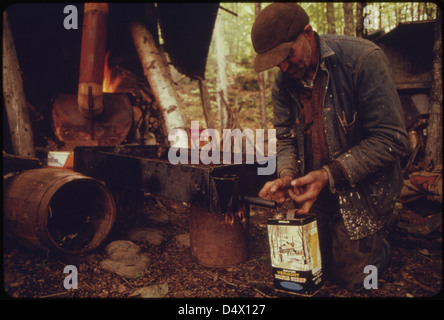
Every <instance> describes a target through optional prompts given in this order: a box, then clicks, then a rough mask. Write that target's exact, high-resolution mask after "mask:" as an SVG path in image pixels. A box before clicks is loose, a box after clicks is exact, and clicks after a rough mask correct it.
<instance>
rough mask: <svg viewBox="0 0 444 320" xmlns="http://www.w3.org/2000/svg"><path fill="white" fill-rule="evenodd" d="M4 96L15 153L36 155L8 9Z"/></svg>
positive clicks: (4, 56)
mask: <svg viewBox="0 0 444 320" xmlns="http://www.w3.org/2000/svg"><path fill="white" fill-rule="evenodd" d="M3 97H4V101H5V107H6V113H7V115H8V123H9V129H10V132H11V142H12V147H13V149H14V154H15V155H18V156H23V157H31V158H32V157H35V146H34V134H33V132H32V128H31V121H30V117H29V111H28V108H27V106H26V98H25V92H24V90H23V80H22V77H21V71H20V66H19V63H18V59H17V54H16V51H15V45H14V39H13V38H12V32H11V29H10V26H9V21H8V15H7V13H6V11H3Z"/></svg>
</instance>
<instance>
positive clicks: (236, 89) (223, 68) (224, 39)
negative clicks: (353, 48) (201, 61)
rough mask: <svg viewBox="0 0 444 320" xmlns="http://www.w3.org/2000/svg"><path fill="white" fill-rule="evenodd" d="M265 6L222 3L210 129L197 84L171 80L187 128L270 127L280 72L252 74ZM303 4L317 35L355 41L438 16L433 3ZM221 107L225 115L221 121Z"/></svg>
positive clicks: (210, 78) (211, 64)
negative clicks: (257, 23)
mask: <svg viewBox="0 0 444 320" xmlns="http://www.w3.org/2000/svg"><path fill="white" fill-rule="evenodd" d="M269 4H270V3H264V2H262V3H254V2H222V3H221V8H220V9H219V12H218V17H217V21H216V25H215V28H214V31H213V38H212V42H211V46H210V50H209V54H208V59H207V67H206V74H205V77H206V82H207V86H208V92H209V95H210V99H211V112H210V113H211V119H210V123H209V124H211V125H209V124H208V123H206V120H205V117H204V115H203V111H202V103H201V96H200V91H199V86H198V84H197V81H191V80H190V79H188V78H185V77H183V76H181V75H177V74H176V75H175V77H174V80H175V81H176V82H177V83H178V84H179V85H180V87H179V94H180V95H181V99H182V102H183V113H184V116H185V118H186V123H190V121H200V124H201V127H211V128H213V127H216V128H221V119H222V122H223V127H224V128H230V127H231V128H234V127H238V128H243V129H245V128H251V129H253V128H273V107H272V102H271V89H270V88H271V85H272V83H273V80H274V75H275V73H276V72H277V71H278V68H273V69H271V70H268V71H265V72H263V73H261V74H258V73H256V72H255V71H254V70H253V59H254V57H255V56H256V53H255V52H254V49H253V47H252V44H251V37H250V31H251V26H252V25H253V22H254V19H255V16H256V14H257V12H258V10H259V9H262V8H265V7H266V6H267V5H269ZM301 5H302V7H303V8H304V9H305V10H306V11H307V13H308V15H309V16H310V24H311V25H312V27H313V29H314V30H315V31H316V32H318V33H319V34H339V35H351V36H357V37H367V36H369V35H371V34H372V33H376V32H386V33H387V32H389V31H390V30H392V29H394V28H395V27H396V26H397V25H398V24H399V23H403V22H411V21H422V20H434V19H435V18H436V15H437V5H436V4H435V3H431V2H366V3H361V2H358V3H351V2H344V3H343V2H302V3H301ZM173 75H174V72H173ZM262 81H263V88H262ZM262 90H263V91H262ZM221 91H222V93H221ZM221 95H223V97H224V98H225V101H226V102H227V103H226V104H224V102H223V101H221V99H220V96H221ZM225 105H227V106H228V109H229V110H228V113H229V115H228V116H227V115H225V117H226V118H225V119H224V115H223V113H224V107H225ZM221 110H222V111H221ZM221 112H222V114H221ZM225 112H227V111H225Z"/></svg>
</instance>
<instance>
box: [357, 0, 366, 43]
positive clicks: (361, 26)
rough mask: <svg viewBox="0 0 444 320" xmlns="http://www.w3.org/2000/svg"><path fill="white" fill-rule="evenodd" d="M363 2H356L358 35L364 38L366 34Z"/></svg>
mask: <svg viewBox="0 0 444 320" xmlns="http://www.w3.org/2000/svg"><path fill="white" fill-rule="evenodd" d="M362 8H363V3H362V2H357V3H356V36H357V37H359V38H362V36H363V34H364V15H363V9H362Z"/></svg>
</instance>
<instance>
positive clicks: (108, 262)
mask: <svg viewBox="0 0 444 320" xmlns="http://www.w3.org/2000/svg"><path fill="white" fill-rule="evenodd" d="M105 251H106V253H107V257H106V258H105V259H104V260H103V261H102V262H101V264H100V266H101V268H102V269H104V270H107V271H110V272H114V273H116V274H118V275H120V276H122V277H129V278H133V277H135V276H137V275H140V274H142V273H143V272H145V270H146V268H147V264H148V262H149V258H148V257H147V256H145V255H143V254H141V253H140V248H139V247H138V246H137V245H136V244H134V243H133V242H131V241H128V240H117V241H113V242H111V243H110V244H108V245H107V246H106V248H105Z"/></svg>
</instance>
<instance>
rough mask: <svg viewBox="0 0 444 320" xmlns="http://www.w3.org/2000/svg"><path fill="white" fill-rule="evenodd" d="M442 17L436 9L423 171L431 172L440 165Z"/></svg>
mask: <svg viewBox="0 0 444 320" xmlns="http://www.w3.org/2000/svg"><path fill="white" fill-rule="evenodd" d="M441 23H442V15H441V10H440V9H439V8H437V12H436V21H435V27H434V33H435V36H434V37H435V45H434V47H433V69H432V87H431V90H430V116H429V123H428V127H427V135H428V137H427V142H426V152H425V164H424V167H425V168H424V169H425V170H429V171H431V170H433V168H434V167H435V166H436V165H439V164H442V123H441V121H442V39H441V35H442V29H441Z"/></svg>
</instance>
